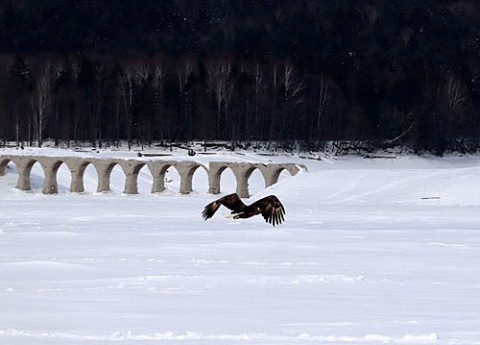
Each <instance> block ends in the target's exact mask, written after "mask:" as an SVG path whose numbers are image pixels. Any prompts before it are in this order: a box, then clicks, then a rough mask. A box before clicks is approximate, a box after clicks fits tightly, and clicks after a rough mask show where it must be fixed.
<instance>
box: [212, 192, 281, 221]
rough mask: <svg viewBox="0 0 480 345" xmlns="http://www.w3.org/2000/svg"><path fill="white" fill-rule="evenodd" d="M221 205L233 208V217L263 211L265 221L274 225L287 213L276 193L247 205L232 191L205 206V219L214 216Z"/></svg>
mask: <svg viewBox="0 0 480 345" xmlns="http://www.w3.org/2000/svg"><path fill="white" fill-rule="evenodd" d="M221 205H223V206H225V207H227V208H229V209H230V210H232V215H233V219H238V218H250V217H252V216H256V215H257V214H260V213H261V214H262V216H263V218H265V221H266V222H267V223H270V224H272V225H273V226H275V225H277V224H280V223H282V222H283V220H284V215H285V208H284V207H283V205H282V203H281V202H280V200H278V198H277V197H276V196H275V195H269V196H266V197H264V198H263V199H260V200H257V201H255V202H254V203H253V204H251V205H245V204H244V203H243V202H242V200H240V198H239V196H238V195H237V193H232V194H229V195H226V196H224V197H223V198H220V199H218V200H215V201H214V202H212V203H210V204H208V205H207V206H205V208H204V209H203V212H202V216H203V218H204V219H205V220H207V219H209V218H212V216H213V215H214V214H215V212H217V210H218V208H219V207H220V206H221Z"/></svg>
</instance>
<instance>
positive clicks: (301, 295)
mask: <svg viewBox="0 0 480 345" xmlns="http://www.w3.org/2000/svg"><path fill="white" fill-rule="evenodd" d="M11 153H15V154H37V155H52V156H59V155H69V156H70V155H80V156H82V155H83V156H89V157H90V156H98V157H107V156H110V157H123V158H136V153H135V152H128V151H106V150H105V151H101V152H97V151H92V152H74V151H71V150H55V149H48V148H44V149H36V150H34V149H26V150H23V151H20V150H14V149H4V150H1V151H0V154H11ZM172 154H173V156H166V157H164V159H178V160H180V159H189V160H192V159H194V160H197V161H200V162H204V163H207V162H208V161H211V160H216V161H223V160H230V161H259V162H265V163H268V162H270V161H271V162H293V163H299V164H305V165H306V166H307V168H308V172H301V173H299V174H298V175H296V176H294V177H291V176H290V175H289V174H288V173H287V172H284V173H282V175H281V177H280V181H279V182H278V183H277V184H275V185H273V186H271V187H270V188H268V189H264V188H263V186H262V184H263V181H262V179H261V175H260V173H259V172H258V171H255V172H254V173H253V174H252V176H251V178H250V181H249V182H250V187H251V192H252V194H253V195H252V196H251V197H250V198H249V199H245V200H244V201H245V202H247V203H249V202H252V201H254V200H256V199H258V198H260V197H262V196H264V195H268V194H276V195H277V196H278V197H279V198H280V199H281V201H282V202H283V204H284V206H285V208H286V220H285V222H284V223H283V224H281V225H280V226H277V227H272V226H271V225H269V224H267V223H265V222H264V220H263V218H261V217H255V218H250V219H245V220H234V219H232V218H225V217H224V215H225V214H226V212H227V210H226V209H224V208H222V209H220V210H219V211H218V212H217V214H215V216H214V217H213V218H212V219H211V220H208V221H204V220H203V219H202V218H201V211H202V209H203V207H204V206H205V205H206V204H207V203H209V202H211V201H212V200H214V199H216V198H217V197H219V196H216V195H211V194H208V193H207V191H208V185H207V175H206V173H205V172H204V171H202V170H200V169H199V170H197V172H196V173H195V175H194V184H193V188H194V192H193V193H191V194H190V195H180V194H179V193H178V185H179V177H178V174H177V173H176V172H175V171H174V170H173V169H172V168H171V169H170V170H171V171H169V173H168V175H167V177H166V186H167V191H165V192H164V193H160V194H155V195H154V194H150V193H149V189H150V188H151V177H150V175H149V173H148V169H147V168H146V167H145V168H143V169H142V170H141V172H140V176H139V191H140V194H138V195H124V194H122V190H123V184H124V180H125V178H124V176H123V174H122V173H121V171H120V170H118V168H117V167H116V168H115V169H114V171H113V173H112V181H111V183H112V192H109V193H95V189H96V180H97V177H96V172H95V170H94V168H93V167H91V166H89V167H88V168H87V170H86V176H85V186H86V192H85V193H82V194H74V193H70V192H69V191H68V190H69V185H70V174H69V172H68V169H67V168H66V167H65V166H64V165H62V166H61V167H60V170H59V172H58V182H59V194H57V195H43V194H41V186H42V182H43V172H42V170H41V167H40V166H39V164H38V163H36V164H35V165H34V167H33V170H32V191H31V192H23V191H20V190H17V189H16V188H15V185H16V181H17V178H18V174H17V172H16V169H15V166H14V165H13V164H12V163H10V164H9V165H8V167H7V171H6V174H5V175H4V176H1V177H0V344H7V345H10V344H11V345H17V344H20V345H24V344H25V345H27V344H28V345H30V344H52V345H54V344H55V345H57V344H58V345H76V344H87V345H93V344H98V345H108V344H142V345H143V344H182V345H184V344H205V345H206V344H208V345H210V344H211V345H220V344H221V345H227V344H228V345H230V344H233V345H240V344H252V345H260V344H265V345H267V344H268V345H291V344H340V345H342V344H362V345H363V344H452V345H462V344H480V230H479V225H480V193H479V186H480V157H479V156H470V157H465V156H463V157H460V156H450V157H444V158H436V157H419V156H413V155H404V156H398V157H393V156H392V158H390V159H364V158H362V157H352V156H348V157H338V158H333V157H326V156H325V157H323V159H322V160H311V159H302V158H300V157H299V156H298V155H287V154H283V155H274V156H266V155H258V154H255V153H251V152H243V153H242V154H238V153H229V152H217V153H215V154H212V155H197V156H195V157H189V156H187V155H184V154H183V153H182V152H173V153H172ZM155 159H158V157H156V158H155ZM221 188H222V193H221V195H225V194H227V193H230V192H233V191H234V190H235V184H234V177H233V173H232V172H231V171H229V170H227V171H225V172H224V174H223V175H222V183H221ZM221 195H220V196H221Z"/></svg>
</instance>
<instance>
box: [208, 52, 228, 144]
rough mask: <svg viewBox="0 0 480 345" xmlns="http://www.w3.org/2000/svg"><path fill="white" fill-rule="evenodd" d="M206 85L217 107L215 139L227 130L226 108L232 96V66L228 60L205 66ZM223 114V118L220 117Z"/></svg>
mask: <svg viewBox="0 0 480 345" xmlns="http://www.w3.org/2000/svg"><path fill="white" fill-rule="evenodd" d="M206 69H207V83H208V88H209V90H210V92H211V93H212V95H213V97H214V100H215V104H216V107H217V115H216V132H217V133H216V134H217V137H220V136H221V133H222V132H223V133H224V132H225V130H222V128H228V125H229V118H228V107H229V103H230V101H231V98H232V95H233V81H232V76H231V73H232V64H231V62H230V61H228V60H222V59H216V60H212V61H210V62H208V63H207V64H206ZM222 113H223V117H222Z"/></svg>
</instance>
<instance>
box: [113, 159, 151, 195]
mask: <svg viewBox="0 0 480 345" xmlns="http://www.w3.org/2000/svg"><path fill="white" fill-rule="evenodd" d="M118 164H119V165H120V166H121V167H122V170H123V172H124V174H125V189H124V190H123V192H124V193H125V194H138V184H137V180H138V173H139V172H140V169H142V168H143V166H144V165H145V164H146V162H141V161H136V160H133V159H129V160H126V161H118Z"/></svg>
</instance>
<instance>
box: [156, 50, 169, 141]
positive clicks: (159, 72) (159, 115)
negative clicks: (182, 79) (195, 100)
mask: <svg viewBox="0 0 480 345" xmlns="http://www.w3.org/2000/svg"><path fill="white" fill-rule="evenodd" d="M166 79H167V68H166V64H165V62H164V61H163V60H162V59H155V61H154V62H153V80H152V82H153V88H154V92H155V95H154V103H155V104H154V111H155V118H156V120H157V123H159V124H160V137H161V139H162V141H164V140H165V135H166V133H165V120H166V119H165V110H164V99H165V83H166ZM169 127H170V126H169ZM169 137H170V136H169Z"/></svg>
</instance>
